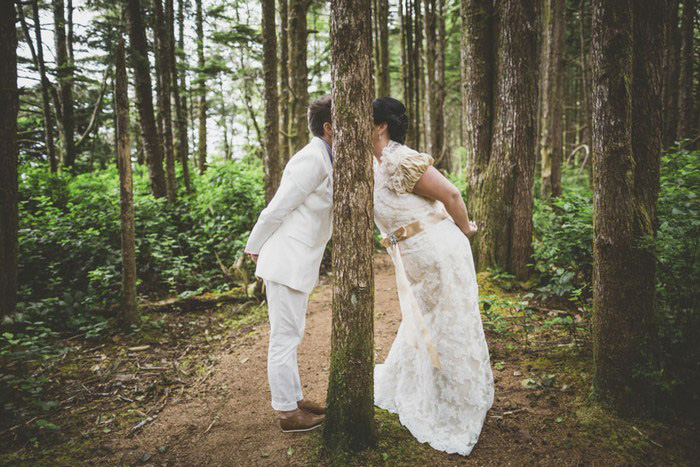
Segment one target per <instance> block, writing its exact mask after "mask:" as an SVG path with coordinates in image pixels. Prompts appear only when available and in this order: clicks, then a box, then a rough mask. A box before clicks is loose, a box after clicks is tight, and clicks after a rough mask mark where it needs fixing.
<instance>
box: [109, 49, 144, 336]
mask: <svg viewBox="0 0 700 467" xmlns="http://www.w3.org/2000/svg"><path fill="white" fill-rule="evenodd" d="M125 62H126V60H125V57H124V39H122V38H119V43H118V45H117V67H116V68H117V77H116V84H115V87H116V90H115V94H116V95H115V96H114V102H115V103H116V108H115V112H116V114H117V128H116V132H117V141H118V146H117V161H118V165H119V195H120V210H121V217H120V221H121V246H122V313H121V319H122V321H123V323H124V324H125V325H130V324H134V323H137V322H138V310H137V307H136V239H135V233H134V189H133V181H132V175H131V141H130V139H129V94H128V86H129V83H128V81H127V77H126V63H125Z"/></svg>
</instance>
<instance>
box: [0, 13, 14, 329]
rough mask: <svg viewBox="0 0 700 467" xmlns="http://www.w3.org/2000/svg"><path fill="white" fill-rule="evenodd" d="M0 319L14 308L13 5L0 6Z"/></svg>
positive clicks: (12, 311)
mask: <svg viewBox="0 0 700 467" xmlns="http://www.w3.org/2000/svg"><path fill="white" fill-rule="evenodd" d="M0 83H2V86H0V109H2V112H0V265H2V267H0V316H7V315H10V314H12V313H14V312H15V306H16V304H17V202H18V197H17V159H18V149H17V113H18V112H19V93H18V91H17V30H16V29H15V5H14V3H13V2H0Z"/></svg>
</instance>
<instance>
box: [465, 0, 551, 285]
mask: <svg viewBox="0 0 700 467" xmlns="http://www.w3.org/2000/svg"><path fill="white" fill-rule="evenodd" d="M497 13H498V14H497V15H496V11H495V10H494V7H493V3H492V2H491V1H489V0H464V1H463V2H462V24H463V28H464V31H463V40H462V72H463V77H464V79H463V96H464V98H463V101H464V115H465V120H466V133H465V138H464V139H465V141H466V142H467V157H468V167H467V177H468V180H467V181H468V184H469V195H468V205H469V210H470V212H471V213H472V215H473V217H474V219H475V220H476V221H477V222H481V224H480V226H481V228H480V230H479V235H477V236H476V237H475V238H474V241H473V243H472V247H473V248H474V257H475V260H476V266H477V268H478V270H485V269H487V268H489V267H493V266H497V267H500V268H503V269H505V270H507V271H509V272H511V273H513V274H515V275H516V276H517V277H518V278H525V277H527V275H528V274H529V269H528V266H527V264H528V263H529V262H530V256H531V252H532V245H531V243H532V206H533V196H532V195H533V194H532V190H533V177H534V168H535V149H536V115H537V109H536V106H537V84H536V83H537V23H538V21H537V14H538V13H537V11H536V7H535V5H534V4H533V3H528V4H527V5H526V4H525V3H520V2H503V3H502V4H500V10H499V11H498V12H497ZM496 18H498V25H496V24H494V22H495V20H496ZM496 31H498V32H497V33H496ZM494 44H495V48H494ZM495 51H498V57H497V58H496V57H495V56H494V52H495Z"/></svg>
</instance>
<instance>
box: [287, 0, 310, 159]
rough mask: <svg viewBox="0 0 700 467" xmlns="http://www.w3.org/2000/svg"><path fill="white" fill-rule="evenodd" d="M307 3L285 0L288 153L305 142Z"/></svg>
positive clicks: (307, 104)
mask: <svg viewBox="0 0 700 467" xmlns="http://www.w3.org/2000/svg"><path fill="white" fill-rule="evenodd" d="M310 3H311V2H310V1H309V0H289V30H288V34H289V80H290V98H289V119H290V125H289V136H290V156H291V155H292V154H293V153H295V152H297V151H298V150H299V149H301V148H303V147H304V146H306V144H307V143H308V142H309V130H308V122H307V118H306V112H307V107H308V106H309V90H308V87H309V84H308V77H307V75H308V70H307V68H306V39H307V30H306V12H307V10H308V9H309V4H310Z"/></svg>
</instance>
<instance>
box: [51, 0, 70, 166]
mask: <svg viewBox="0 0 700 467" xmlns="http://www.w3.org/2000/svg"><path fill="white" fill-rule="evenodd" d="M52 4H53V19H54V39H55V44H56V77H57V79H58V89H59V93H58V96H59V98H58V101H59V103H60V106H61V108H60V109H58V110H59V112H57V113H58V115H60V118H59V120H58V123H59V125H58V128H59V132H60V135H61V163H62V165H64V166H65V167H68V168H69V169H70V170H72V168H73V164H74V163H75V143H74V142H73V138H74V133H75V117H74V112H73V63H72V62H71V61H70V59H69V56H68V40H67V37H66V19H65V7H64V3H63V0H52Z"/></svg>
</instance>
